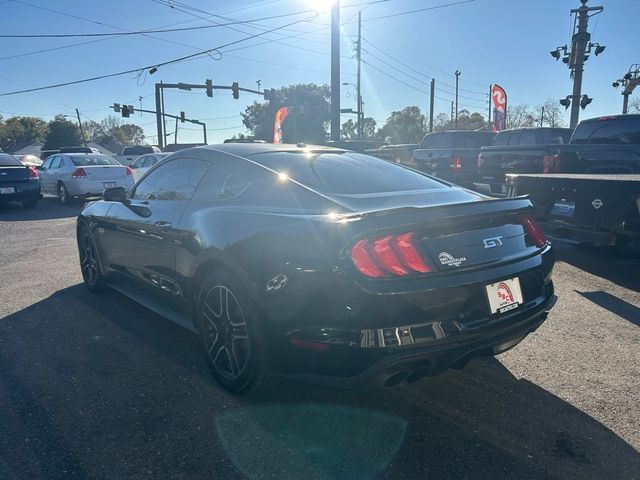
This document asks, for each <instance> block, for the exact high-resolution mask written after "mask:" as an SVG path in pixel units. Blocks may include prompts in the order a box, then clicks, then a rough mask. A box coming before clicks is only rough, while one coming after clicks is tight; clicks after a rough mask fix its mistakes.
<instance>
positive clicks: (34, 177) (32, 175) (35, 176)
mask: <svg viewBox="0 0 640 480" xmlns="http://www.w3.org/2000/svg"><path fill="white" fill-rule="evenodd" d="M28 168H29V180H37V179H38V178H40V177H39V175H38V172H37V171H36V169H35V168H33V167H28Z"/></svg>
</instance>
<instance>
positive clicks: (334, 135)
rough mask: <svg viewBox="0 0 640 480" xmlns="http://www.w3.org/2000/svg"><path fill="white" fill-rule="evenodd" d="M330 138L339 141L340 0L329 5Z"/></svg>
mask: <svg viewBox="0 0 640 480" xmlns="http://www.w3.org/2000/svg"><path fill="white" fill-rule="evenodd" d="M331 140H333V141H334V142H338V141H340V0H335V1H334V3H333V5H332V7H331Z"/></svg>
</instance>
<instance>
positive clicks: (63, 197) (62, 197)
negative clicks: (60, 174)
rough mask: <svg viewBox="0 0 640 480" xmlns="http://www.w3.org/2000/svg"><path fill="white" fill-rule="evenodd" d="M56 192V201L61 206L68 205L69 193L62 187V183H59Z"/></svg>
mask: <svg viewBox="0 0 640 480" xmlns="http://www.w3.org/2000/svg"><path fill="white" fill-rule="evenodd" d="M57 190H58V201H59V202H60V203H61V204H62V205H69V204H70V203H71V197H70V196H69V191H68V190H67V187H66V186H65V185H64V183H62V182H59V183H58V189H57Z"/></svg>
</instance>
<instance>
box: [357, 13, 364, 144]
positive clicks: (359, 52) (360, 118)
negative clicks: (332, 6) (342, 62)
mask: <svg viewBox="0 0 640 480" xmlns="http://www.w3.org/2000/svg"><path fill="white" fill-rule="evenodd" d="M357 57H358V81H357V84H358V88H357V90H358V93H357V102H358V141H359V142H361V141H362V130H363V126H364V125H363V124H362V123H363V120H364V118H363V117H364V115H363V113H362V95H361V92H360V88H361V87H360V82H361V73H360V68H361V67H360V63H361V59H362V12H361V11H360V12H358V48H357Z"/></svg>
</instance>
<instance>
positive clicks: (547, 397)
mask: <svg viewBox="0 0 640 480" xmlns="http://www.w3.org/2000/svg"><path fill="white" fill-rule="evenodd" d="M0 405H2V410H3V415H2V419H3V425H2V427H3V428H2V429H0V477H2V478H24V477H31V476H34V477H45V478H61V477H66V478H69V477H83V478H84V477H108V478H125V477H146V478H169V477H171V478H173V477H180V478H202V477H207V478H225V479H227V478H232V479H233V478H250V479H258V478H278V479H285V480H287V479H301V478H304V479H315V478H318V479H333V478H344V479H352V478H362V479H370V478H384V479H386V478H389V479H391V478H394V479H395V478H403V479H413V478H416V479H418V478H419V479H424V478H594V479H595V478H607V477H609V478H633V477H634V476H635V475H637V472H639V471H640V453H638V452H637V451H636V450H635V449H634V448H633V447H632V446H630V445H629V444H628V443H626V442H625V441H624V440H623V439H621V438H620V437H619V436H618V435H616V434H615V433H614V432H613V431H611V430H610V429H609V428H607V427H606V426H604V425H603V424H601V423H600V422H598V421H597V420H595V419H594V418H592V417H590V416H589V415H587V414H585V413H584V412H582V411H581V410H580V409H578V408H576V407H575V406H573V405H571V404H569V403H567V402H565V401H564V400H562V399H561V398H559V397H557V396H556V395H553V394H552V393H550V392H548V391H546V390H544V389H543V388H540V387H539V386H538V385H536V384H534V383H532V382H529V381H528V380H526V379H523V378H517V377H515V376H514V375H512V374H511V373H510V372H509V370H507V369H506V368H505V367H504V366H503V365H502V364H501V363H500V362H499V361H498V360H497V359H493V358H488V359H482V360H476V361H473V362H471V363H470V364H469V365H468V366H467V367H466V368H465V369H464V370H461V371H449V372H447V373H445V374H443V375H441V376H439V377H435V378H432V379H426V380H423V381H421V382H419V383H414V384H411V385H401V386H399V387H395V388H391V389H387V388H384V387H382V386H380V385H378V384H376V383H369V384H365V385H362V386H360V387H358V388H355V389H353V390H349V391H334V390H328V389H324V388H320V387H315V386H309V385H305V384H299V383H293V382H289V381H281V382H278V383H276V384H275V385H274V386H272V387H270V388H269V389H267V390H265V391H262V392H260V393H256V394H252V395H247V396H233V395H230V394H228V393H226V392H224V391H222V390H221V389H220V388H219V387H217V386H216V384H215V382H214V381H213V380H212V378H211V376H210V374H209V372H208V367H207V365H206V362H205V360H204V355H203V353H202V351H201V350H200V348H199V341H198V338H197V337H196V336H195V335H193V334H192V333H190V332H188V331H186V330H183V329H182V328H180V327H178V326H176V325H174V324H172V323H170V322H169V321H166V320H164V319H162V318H161V317H158V316H157V315H155V314H153V313H152V312H150V311H148V310H146V309H145V308H143V307H140V306H138V305H137V304H135V303H133V302H131V301H129V300H128V299H126V298H124V297H122V296H120V295H119V294H117V293H115V292H106V293H104V294H101V295H93V294H91V293H89V292H87V291H86V290H85V288H84V287H83V286H82V285H75V286H72V287H68V288H65V289H63V290H60V291H58V292H56V293H55V294H53V295H51V296H50V297H48V298H45V299H43V300H42V301H40V302H38V303H35V304H33V305H31V306H29V307H27V308H25V309H23V310H20V311H18V312H15V313H13V314H11V315H9V316H7V317H5V318H3V319H0Z"/></svg>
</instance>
